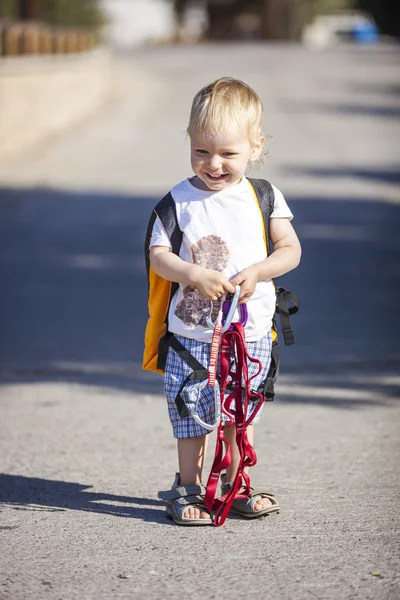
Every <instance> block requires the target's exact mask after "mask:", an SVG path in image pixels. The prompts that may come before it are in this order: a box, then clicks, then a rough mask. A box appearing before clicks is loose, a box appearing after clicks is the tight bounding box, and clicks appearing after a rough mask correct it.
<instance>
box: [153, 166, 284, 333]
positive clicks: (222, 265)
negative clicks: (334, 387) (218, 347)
mask: <svg viewBox="0 0 400 600" xmlns="http://www.w3.org/2000/svg"><path fill="white" fill-rule="evenodd" d="M273 189H274V194H275V208H274V211H273V213H272V215H271V218H286V219H292V218H293V215H292V213H291V211H290V210H289V207H288V205H287V204H286V201H285V199H284V197H283V195H282V193H281V192H280V191H279V190H278V189H277V188H276V187H275V186H273ZM171 194H172V197H173V199H174V201H175V204H176V214H177V218H178V224H179V227H180V229H181V231H182V233H183V238H182V245H181V249H180V252H179V256H180V258H182V260H184V261H186V262H190V263H196V264H200V265H201V266H203V267H206V268H209V269H215V270H217V271H220V272H221V273H224V274H225V275H226V276H227V277H228V279H233V277H235V275H237V273H239V272H240V271H242V270H243V269H244V268H245V267H249V266H250V265H252V264H254V263H256V262H260V261H262V260H264V259H265V258H266V256H267V254H266V248H265V242H264V225H263V220H262V216H261V212H260V209H259V206H258V202H257V200H256V198H255V196H254V193H253V189H252V187H251V185H250V183H249V182H248V180H247V179H246V178H245V177H243V179H242V180H241V182H240V183H238V184H236V185H234V186H232V187H229V188H226V189H224V190H222V191H220V192H210V191H203V190H199V189H197V188H196V187H194V186H193V185H192V184H191V182H190V180H189V179H185V180H184V181H182V182H181V183H178V185H176V186H175V187H174V188H172V190H171ZM150 246H168V247H169V248H170V247H171V243H170V241H169V238H168V236H167V234H166V232H165V230H164V227H163V226H162V223H161V221H160V220H159V219H156V221H155V223H154V227H153V232H152V237H151V242H150ZM275 301H276V297H275V289H274V286H273V284H272V281H271V280H265V281H261V282H260V283H258V284H257V286H256V290H255V292H254V294H253V296H252V297H251V298H250V299H249V300H248V302H247V309H248V321H247V324H246V327H245V335H246V340H247V341H250V342H253V341H256V340H258V339H260V338H262V337H263V336H264V335H266V333H267V332H268V331H269V329H270V328H271V323H272V317H273V315H274V313H275ZM221 302H222V301H221V300H217V301H215V302H211V301H210V300H207V299H206V298H204V296H202V294H201V293H200V292H199V290H197V289H196V288H193V287H191V286H187V285H183V284H180V285H179V289H178V291H177V292H176V294H175V296H174V297H173V299H172V302H171V306H170V311H169V315H168V328H169V330H170V331H171V332H172V333H175V334H178V335H182V336H185V337H187V338H191V339H194V340H198V341H200V342H211V338H212V330H211V329H210V327H208V326H207V324H206V322H205V319H206V317H207V316H208V315H210V313H211V306H212V307H213V310H212V318H213V319H215V318H216V316H217V315H218V313H219V310H220V307H221ZM238 318H239V315H238V314H236V315H235V316H234V319H233V320H234V321H237V320H238Z"/></svg>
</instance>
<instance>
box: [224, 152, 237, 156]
mask: <svg viewBox="0 0 400 600" xmlns="http://www.w3.org/2000/svg"><path fill="white" fill-rule="evenodd" d="M236 155H237V154H236V152H224V156H236Z"/></svg>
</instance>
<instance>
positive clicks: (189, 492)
mask: <svg viewBox="0 0 400 600" xmlns="http://www.w3.org/2000/svg"><path fill="white" fill-rule="evenodd" d="M205 493H206V490H205V487H204V485H202V484H199V485H178V487H176V488H172V490H166V491H165V492H158V494H157V496H158V498H159V499H160V500H164V502H170V501H171V500H177V499H178V498H186V497H188V496H204V494H205Z"/></svg>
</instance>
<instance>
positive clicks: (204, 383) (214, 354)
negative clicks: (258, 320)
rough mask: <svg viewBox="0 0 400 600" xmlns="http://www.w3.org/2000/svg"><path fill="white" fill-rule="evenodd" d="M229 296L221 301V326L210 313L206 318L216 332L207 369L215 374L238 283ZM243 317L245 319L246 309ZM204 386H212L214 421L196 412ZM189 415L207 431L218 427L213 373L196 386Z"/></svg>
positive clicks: (216, 385)
mask: <svg viewBox="0 0 400 600" xmlns="http://www.w3.org/2000/svg"><path fill="white" fill-rule="evenodd" d="M231 296H232V297H231V298H230V299H229V300H225V302H224V303H223V311H222V320H223V323H222V327H221V326H220V324H219V322H218V319H217V324H216V325H215V326H214V323H213V322H212V320H211V314H210V315H209V316H208V317H207V318H206V323H207V325H208V326H209V327H210V328H211V329H213V330H214V333H216V334H217V335H216V336H214V335H213V340H212V342H211V352H210V366H209V371H213V373H214V374H215V370H216V362H217V360H218V353H219V346H220V343H221V337H222V335H223V334H224V333H225V332H226V331H228V329H229V327H230V326H231V323H232V320H233V316H234V314H235V311H236V309H237V306H238V302H239V296H240V286H239V285H237V286H236V289H235V293H234V294H233V295H232V294H231ZM227 302H228V303H229V304H230V308H229V310H228V312H227V314H225V311H224V309H226V304H227ZM211 310H212V303H211ZM244 317H245V319H246V321H247V311H246V313H245V315H244ZM217 327H218V329H219V331H218V329H217ZM212 360H213V363H214V362H215V364H211V362H212ZM206 387H213V388H214V406H215V422H214V423H205V421H203V420H202V419H201V418H200V417H199V415H198V413H197V409H198V406H199V402H200V396H201V392H202V391H203V390H204V388H206ZM191 415H192V417H193V419H194V420H195V421H196V423H198V424H199V425H200V426H201V427H204V429H208V430H209V431H214V429H216V428H217V427H218V425H219V422H220V420H221V395H220V387H219V383H218V380H217V379H216V377H215V375H214V376H213V377H211V376H209V377H208V379H205V380H204V381H202V382H201V383H200V384H199V385H198V386H197V400H196V404H195V407H194V409H193V410H192V411H191Z"/></svg>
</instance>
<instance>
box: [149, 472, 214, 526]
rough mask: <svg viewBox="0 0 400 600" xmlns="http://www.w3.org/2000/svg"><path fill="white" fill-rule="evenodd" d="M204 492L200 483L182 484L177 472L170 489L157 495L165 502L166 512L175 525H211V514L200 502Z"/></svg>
mask: <svg viewBox="0 0 400 600" xmlns="http://www.w3.org/2000/svg"><path fill="white" fill-rule="evenodd" d="M205 492H206V490H205V488H204V486H203V485H201V484H199V485H182V484H181V482H180V477H179V473H177V474H176V476H175V481H174V483H173V486H172V489H171V490H168V491H166V492H158V497H159V498H160V499H161V500H164V501H165V502H166V503H167V507H166V508H167V514H168V516H169V517H170V518H171V519H173V521H174V522H175V523H176V524H177V525H212V522H213V520H212V514H211V512H210V511H209V510H208V509H207V508H206V507H205V506H204V504H202V502H203V500H204V495H205Z"/></svg>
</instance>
